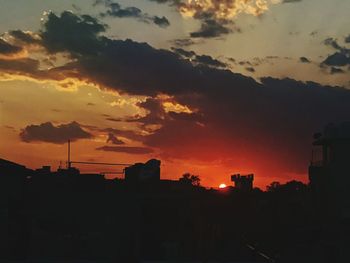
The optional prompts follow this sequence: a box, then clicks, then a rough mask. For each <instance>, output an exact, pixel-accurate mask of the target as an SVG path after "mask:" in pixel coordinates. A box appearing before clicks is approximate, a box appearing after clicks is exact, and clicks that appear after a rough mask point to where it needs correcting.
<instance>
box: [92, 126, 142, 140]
mask: <svg viewBox="0 0 350 263" xmlns="http://www.w3.org/2000/svg"><path fill="white" fill-rule="evenodd" d="M97 130H98V131H100V132H107V133H108V134H109V133H111V134H113V135H115V136H118V137H124V138H127V139H130V140H133V141H143V139H144V136H143V135H141V134H138V133H137V132H135V131H132V130H120V129H115V128H105V129H98V128H97Z"/></svg>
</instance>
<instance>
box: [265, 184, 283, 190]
mask: <svg viewBox="0 0 350 263" xmlns="http://www.w3.org/2000/svg"><path fill="white" fill-rule="evenodd" d="M280 187H281V184H280V182H272V183H271V184H270V185H268V186H266V190H267V191H268V192H274V191H276V190H278V189H279V188H280Z"/></svg>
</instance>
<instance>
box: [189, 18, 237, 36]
mask: <svg viewBox="0 0 350 263" xmlns="http://www.w3.org/2000/svg"><path fill="white" fill-rule="evenodd" d="M226 24H227V23H219V22H217V21H216V20H212V19H207V20H204V21H203V22H202V24H201V28H200V29H199V30H198V31H195V32H192V33H190V36H191V37H193V38H197V37H198V38H213V37H219V36H221V35H226V34H229V33H231V32H232V30H231V29H230V28H228V27H226Z"/></svg>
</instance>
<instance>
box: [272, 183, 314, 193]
mask: <svg viewBox="0 0 350 263" xmlns="http://www.w3.org/2000/svg"><path fill="white" fill-rule="evenodd" d="M306 189H307V185H306V184H304V183H303V182H300V181H296V180H292V181H289V182H287V183H285V184H281V183H279V182H272V183H271V184H270V185H268V186H266V190H267V191H268V192H276V191H279V192H288V193H293V192H300V191H304V190H306Z"/></svg>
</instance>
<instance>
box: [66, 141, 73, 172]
mask: <svg viewBox="0 0 350 263" xmlns="http://www.w3.org/2000/svg"><path fill="white" fill-rule="evenodd" d="M71 165H72V163H71V161H70V140H68V162H67V167H68V169H70V168H71Z"/></svg>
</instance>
